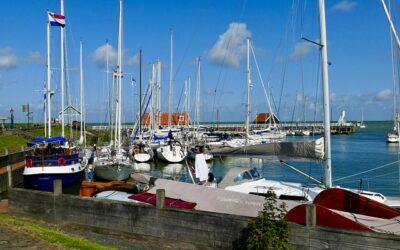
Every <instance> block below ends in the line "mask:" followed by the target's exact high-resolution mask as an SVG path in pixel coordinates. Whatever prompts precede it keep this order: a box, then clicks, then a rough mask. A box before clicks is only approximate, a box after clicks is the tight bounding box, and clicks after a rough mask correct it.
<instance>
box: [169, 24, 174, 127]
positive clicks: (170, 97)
mask: <svg viewBox="0 0 400 250" xmlns="http://www.w3.org/2000/svg"><path fill="white" fill-rule="evenodd" d="M170 46H171V47H170V57H169V59H170V62H169V96H168V127H169V128H171V124H172V114H171V112H172V93H173V92H172V84H173V81H174V76H173V74H174V73H173V72H174V31H173V30H172V29H171V31H170Z"/></svg>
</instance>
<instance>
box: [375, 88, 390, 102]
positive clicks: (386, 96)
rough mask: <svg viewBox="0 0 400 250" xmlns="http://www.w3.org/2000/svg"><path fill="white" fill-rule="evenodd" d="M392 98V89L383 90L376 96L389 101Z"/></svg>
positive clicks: (379, 99)
mask: <svg viewBox="0 0 400 250" xmlns="http://www.w3.org/2000/svg"><path fill="white" fill-rule="evenodd" d="M391 98H392V91H391V90H390V89H384V90H381V91H379V92H378V93H377V94H376V96H375V99H376V100H378V101H388V100H389V99H391Z"/></svg>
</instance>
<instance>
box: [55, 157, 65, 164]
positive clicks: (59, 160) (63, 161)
mask: <svg viewBox="0 0 400 250" xmlns="http://www.w3.org/2000/svg"><path fill="white" fill-rule="evenodd" d="M66 164H67V161H66V160H65V158H64V157H60V158H58V160H57V165H58V166H65V165H66Z"/></svg>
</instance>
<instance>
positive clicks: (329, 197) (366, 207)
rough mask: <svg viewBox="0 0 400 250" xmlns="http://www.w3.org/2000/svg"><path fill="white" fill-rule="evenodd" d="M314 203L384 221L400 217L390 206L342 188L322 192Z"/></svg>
mask: <svg viewBox="0 0 400 250" xmlns="http://www.w3.org/2000/svg"><path fill="white" fill-rule="evenodd" d="M313 203H314V204H315V205H320V206H323V207H326V208H330V209H336V210H340V211H344V212H349V213H355V214H362V215H367V216H372V217H377V218H383V219H391V218H394V217H397V216H400V212H399V211H397V210H396V209H394V208H392V207H389V206H388V205H385V204H383V203H380V202H378V201H374V200H371V199H369V198H367V197H364V196H362V195H359V194H356V193H353V192H351V191H348V190H345V189H341V188H329V189H326V190H324V191H322V192H321V193H319V194H318V195H317V197H315V199H314V201H313Z"/></svg>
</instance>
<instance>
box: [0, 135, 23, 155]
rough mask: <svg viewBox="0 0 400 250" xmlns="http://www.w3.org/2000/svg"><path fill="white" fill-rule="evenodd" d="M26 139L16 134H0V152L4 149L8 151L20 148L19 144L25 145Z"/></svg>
mask: <svg viewBox="0 0 400 250" xmlns="http://www.w3.org/2000/svg"><path fill="white" fill-rule="evenodd" d="M26 141H27V140H26V139H25V138H22V137H19V136H16V135H1V136H0V152H4V151H5V149H8V150H9V151H16V150H20V149H21V146H25V145H26Z"/></svg>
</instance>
